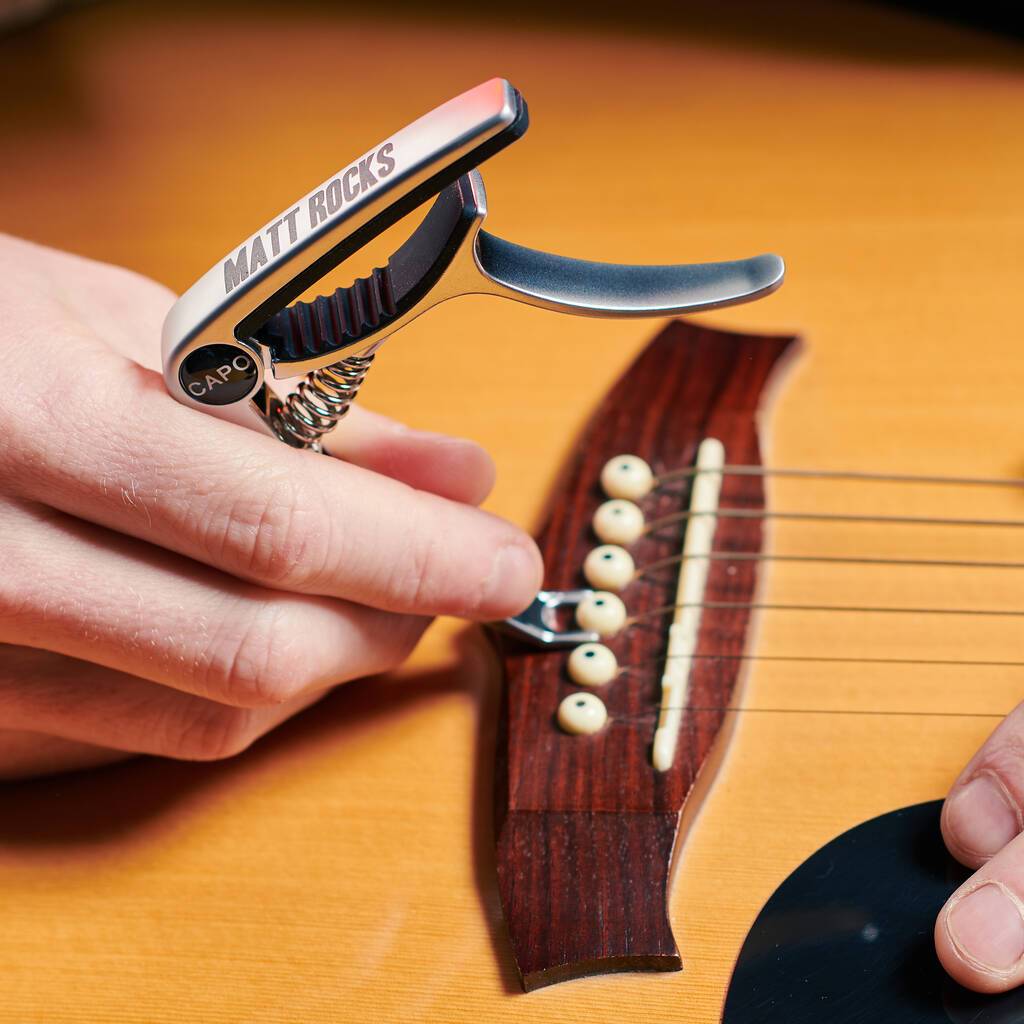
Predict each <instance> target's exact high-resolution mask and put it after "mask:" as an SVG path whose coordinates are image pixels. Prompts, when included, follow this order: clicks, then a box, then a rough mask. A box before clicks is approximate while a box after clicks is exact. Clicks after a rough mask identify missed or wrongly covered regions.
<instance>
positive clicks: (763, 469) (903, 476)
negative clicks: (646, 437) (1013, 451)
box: [654, 464, 1024, 488]
mask: <svg viewBox="0 0 1024 1024" xmlns="http://www.w3.org/2000/svg"><path fill="white" fill-rule="evenodd" d="M708 472H713V473H720V474H722V475H724V476H760V477H768V476H778V477H802V478H805V479H820V480H856V481H860V482H865V483H905V484H936V485H950V486H955V487H1016V488H1024V478H1020V479H1018V478H1015V477H984V476H924V475H919V474H914V473H873V472H866V471H862V470H849V469H803V468H788V467H778V468H776V467H773V466H745V465H729V464H726V465H725V466H723V467H722V468H721V469H714V470H706V469H697V468H696V467H695V466H688V467H686V468H683V469H673V470H669V471H668V472H666V473H659V474H658V475H657V476H656V477H655V478H654V479H655V482H656V483H659V484H660V483H664V482H666V481H670V480H678V479H684V478H688V477H694V476H698V475H700V474H701V473H708Z"/></svg>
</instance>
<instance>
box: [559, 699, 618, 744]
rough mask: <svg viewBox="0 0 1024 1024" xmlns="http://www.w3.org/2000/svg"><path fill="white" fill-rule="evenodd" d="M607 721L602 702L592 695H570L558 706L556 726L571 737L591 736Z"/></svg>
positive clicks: (606, 713)
mask: <svg viewBox="0 0 1024 1024" xmlns="http://www.w3.org/2000/svg"><path fill="white" fill-rule="evenodd" d="M607 721H608V709H607V708H606V707H605V706H604V701H603V700H601V698H600V697H598V696H597V695H596V694H593V693H584V692H582V691H581V692H579V693H570V694H569V696H568V697H566V698H565V700H563V701H562V703H561V704H559V705H558V724H559V725H560V726H561V727H562V729H564V730H565V731H566V732H567V733H570V734H571V735H573V736H591V735H593V734H594V733H595V732H600V731H601V730H602V729H603V728H604V727H605V723H607Z"/></svg>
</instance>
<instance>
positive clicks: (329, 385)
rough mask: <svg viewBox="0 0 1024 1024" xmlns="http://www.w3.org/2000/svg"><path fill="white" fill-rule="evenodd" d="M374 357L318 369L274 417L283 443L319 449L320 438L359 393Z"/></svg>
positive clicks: (370, 356)
mask: <svg viewBox="0 0 1024 1024" xmlns="http://www.w3.org/2000/svg"><path fill="white" fill-rule="evenodd" d="M372 363H373V356H372V355H368V356H349V357H348V358H347V359H342V360H340V361H339V362H337V363H331V364H330V366H324V367H321V368H320V369H319V370H314V371H313V372H312V373H311V374H309V376H307V377H306V379H305V380H304V381H303V382H302V383H301V384H300V385H299V386H298V387H297V388H296V389H295V390H294V391H293V392H292V393H291V394H290V395H289V396H288V399H287V401H285V402H283V403H281V404H280V405H279V406H278V407H277V408H276V409H275V410H274V414H273V423H274V427H275V429H276V430H277V434H278V436H279V437H280V438H281V440H282V441H286V442H287V443H288V444H290V445H292V446H293V447H296V448H315V449H317V450H319V448H320V439H321V438H322V437H323V436H324V434H326V433H327V432H328V431H329V430H332V429H333V428H334V427H335V426H336V425H337V424H338V422H339V421H340V420H341V419H342V417H344V415H345V414H346V413H347V412H348V410H349V407H350V406H351V405H352V403H353V402H354V401H355V397H356V395H357V394H359V388H360V387H361V386H362V383H363V380H364V379H365V377H366V374H367V373H368V372H369V369H370V366H371V364H372Z"/></svg>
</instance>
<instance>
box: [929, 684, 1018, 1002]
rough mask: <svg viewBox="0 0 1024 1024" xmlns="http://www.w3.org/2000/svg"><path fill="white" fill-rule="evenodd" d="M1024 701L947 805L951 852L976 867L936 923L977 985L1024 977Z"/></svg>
mask: <svg viewBox="0 0 1024 1024" xmlns="http://www.w3.org/2000/svg"><path fill="white" fill-rule="evenodd" d="M1022 809H1024V704H1022V705H1020V706H1019V707H1018V708H1016V709H1015V710H1014V711H1013V712H1011V713H1010V715H1008V716H1007V718H1006V719H1005V720H1004V721H1003V722H1002V724H1000V726H999V727H998V728H997V729H996V731H995V732H994V733H993V734H992V735H991V736H990V737H989V738H988V739H987V740H986V741H985V744H984V745H983V746H982V748H981V750H979V751H978V753H977V754H975V755H974V757H973V758H972V759H971V761H970V763H969V764H968V765H967V767H966V768H965V769H964V770H963V772H962V773H961V775H960V777H959V778H958V779H957V780H956V783H955V784H954V786H953V788H952V789H951V790H950V792H949V795H948V796H947V797H946V803H945V805H944V806H943V808H942V834H943V837H944V838H945V841H946V846H947V847H948V849H949V852H950V853H951V854H953V856H954V857H956V859H957V860H959V861H960V862H961V863H962V864H965V865H967V867H969V868H975V869H977V870H976V871H975V873H974V874H973V875H972V876H971V877H970V878H969V879H968V880H967V881H966V882H965V883H964V884H963V885H962V886H960V888H959V889H957V891H956V892H955V893H953V895H952V896H951V897H950V898H949V900H948V902H947V903H946V905H945V906H944V907H943V908H942V911H941V912H940V913H939V917H938V920H937V922H936V924H935V948H936V950H937V951H938V954H939V959H940V960H941V961H942V965H943V966H944V967H945V968H946V970H947V971H948V972H949V973H950V974H951V975H952V977H953V978H954V979H955V980H956V981H958V982H960V984H961V985H965V986H966V987H967V988H971V989H974V990H976V991H978V992H1003V991H1005V990H1006V989H1010V988H1015V987H1016V986H1018V985H1020V984H1021V983H1024V836H1022V835H1021V830H1022V828H1024V810H1022Z"/></svg>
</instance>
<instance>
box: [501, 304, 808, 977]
mask: <svg viewBox="0 0 1024 1024" xmlns="http://www.w3.org/2000/svg"><path fill="white" fill-rule="evenodd" d="M793 341H794V339H793V338H791V337H788V338H787V337H781V338H771V337H763V336H757V335H746V334H733V333H730V332H727V331H716V330H712V329H710V328H708V327H698V326H695V325H693V324H689V323H684V322H683V321H678V320H677V321H673V322H672V323H670V324H669V325H668V326H667V327H666V328H665V329H664V330H662V331H660V332H659V333H658V335H657V336H656V337H655V338H653V339H652V340H651V342H650V343H649V344H648V345H647V346H646V347H645V348H644V349H643V351H642V352H641V354H640V355H639V357H638V358H637V360H636V362H634V363H633V364H632V365H631V366H630V367H629V368H628V369H627V371H626V372H625V374H624V375H623V376H622V377H621V378H620V379H619V380H618V381H617V382H616V384H615V386H614V387H613V388H612V389H611V390H610V391H609V392H608V394H607V395H606V396H605V397H604V399H603V401H602V402H601V404H600V405H599V406H598V407H597V408H596V409H595V411H594V413H593V416H592V417H591V419H590V422H589V424H588V425H587V428H586V430H585V432H584V433H583V435H582V436H581V438H580V440H579V443H578V445H577V450H576V452H575V453H574V455H573V458H572V460H571V463H570V465H569V467H567V472H566V473H565V479H564V482H563V483H562V485H561V486H559V487H558V488H557V489H556V490H555V492H554V494H553V495H552V496H551V500H550V507H551V515H550V518H549V520H548V522H547V523H546V524H545V526H544V528H543V529H542V530H541V531H540V534H539V536H538V544H539V546H540V550H541V554H543V556H544V565H545V568H546V573H545V578H544V586H545V587H546V588H548V589H553V590H577V589H579V588H580V587H586V586H588V584H587V582H586V580H585V579H584V578H583V573H582V567H583V562H584V560H585V559H586V556H587V554H588V552H589V551H591V550H592V549H593V548H594V547H595V544H596V542H595V539H594V534H593V531H592V529H591V521H592V519H593V517H594V512H595V511H596V510H597V508H598V506H599V505H600V504H601V502H602V501H604V500H606V497H605V495H604V494H603V492H602V490H601V487H600V484H599V482H598V481H599V479H600V476H601V469H602V467H603V466H604V464H605V463H606V462H607V461H609V460H611V459H614V458H615V457H616V456H617V455H621V454H623V453H630V454H633V455H636V456H639V457H640V458H642V459H643V460H644V461H645V462H646V463H647V464H648V465H649V466H650V467H651V468H652V469H653V470H654V472H655V474H657V475H658V476H659V477H661V476H662V475H663V474H670V473H671V472H672V471H673V470H680V469H684V468H686V467H688V466H692V465H693V463H694V460H695V457H696V452H697V446H698V445H699V444H700V442H701V441H703V440H704V439H705V438H708V437H713V438H716V439H717V440H718V441H720V442H721V443H722V445H723V446H724V448H725V453H726V461H727V462H728V463H732V464H734V465H740V466H749V467H757V466H760V465H761V453H760V449H759V445H758V439H757V426H756V416H757V412H758V404H759V401H760V398H761V394H762V392H763V391H764V389H765V386H766V385H767V383H768V381H769V379H770V375H771V372H772V370H773V368H774V367H775V365H776V363H777V362H778V361H779V360H780V358H781V357H782V356H783V355H784V354H785V352H786V351H787V350H788V349H789V348H790V347H791V346H792V344H793ZM691 485H692V479H691V480H685V479H684V480H677V481H675V483H674V485H673V484H671V483H669V484H666V485H665V486H662V487H659V488H657V489H656V491H655V492H654V493H653V494H651V495H648V496H647V498H645V499H644V500H643V502H642V508H643V513H644V516H645V518H646V521H647V522H648V523H653V522H656V521H659V520H662V519H669V520H671V518H672V517H673V515H676V514H678V513H679V511H680V510H681V509H686V508H689V506H690V493H691V489H692V488H691ZM719 501H720V504H721V506H722V507H723V508H729V509H739V510H742V511H744V512H748V513H752V514H753V516H752V518H738V517H737V518H725V517H722V518H720V519H719V521H718V523H717V526H716V529H715V549H716V550H717V551H724V552H737V553H741V554H746V555H758V554H760V552H761V547H762V535H763V530H762V521H761V519H760V518H758V517H757V516H756V513H758V512H761V511H763V510H764V487H763V480H762V478H761V477H760V476H759V475H749V476H748V475H739V474H737V475H726V476H725V477H723V479H722V486H721V493H720V498H719ZM685 534H686V520H680V519H677V521H676V522H674V523H673V522H667V523H665V525H663V526H662V527H661V528H659V529H652V530H651V531H650V532H649V533H647V534H646V535H645V536H644V537H642V538H640V539H639V540H638V541H637V542H636V543H634V544H632V545H630V554H631V555H632V557H633V559H634V560H635V563H636V565H637V567H638V568H642V567H644V566H650V565H655V564H657V563H660V562H663V561H664V560H665V559H666V558H668V559H671V558H673V557H678V555H679V552H680V551H682V549H683V538H684V536H685ZM758 569H759V563H758V562H757V561H755V560H753V559H748V560H741V559H737V560H735V561H728V560H716V561H712V562H710V563H709V569H708V577H707V583H706V585H705V589H704V600H707V601H708V602H711V603H715V604H719V605H721V607H717V608H712V607H709V608H706V609H704V611H703V613H702V615H701V621H700V628H699V632H698V636H697V648H696V651H695V654H696V656H697V658H696V660H695V661H694V663H693V668H692V669H691V670H690V673H689V677H688V680H687V690H688V699H687V702H686V703H687V705H688V707H689V708H690V710H689V711H688V712H687V713H686V715H685V717H684V718H683V721H682V722H681V724H680V729H679V744H678V749H677V750H676V756H675V760H674V762H673V764H672V766H671V768H669V769H668V770H667V771H664V772H659V771H655V770H654V768H653V766H652V763H651V744H652V739H653V736H654V726H655V722H656V711H655V709H656V708H657V706H658V704H659V703H660V700H661V694H660V690H661V686H660V680H661V674H662V671H663V669H664V667H665V660H664V659H665V652H666V650H667V647H668V633H669V627H670V625H671V623H672V617H671V616H670V615H665V614H660V615H659V614H658V611H659V610H661V611H664V610H665V609H671V608H672V606H673V605H674V604H675V601H676V597H677V593H676V591H677V582H678V578H679V565H678V564H676V565H675V566H673V567H671V570H670V571H667V572H666V571H660V572H652V573H649V574H646V575H643V576H640V577H639V578H638V579H636V580H635V581H634V582H633V583H631V584H630V585H629V586H627V587H626V588H625V589H624V590H623V591H622V595H621V596H622V600H623V601H624V603H625V604H626V607H627V609H628V612H629V615H630V616H631V617H639V618H640V619H641V621H640V622H639V623H638V624H637V625H635V626H633V627H630V628H627V629H625V630H623V631H622V632H621V633H619V634H618V635H617V636H615V637H611V638H608V639H607V640H605V641H604V642H605V643H606V644H607V646H608V647H609V648H610V649H611V650H612V651H613V653H614V655H615V658H616V661H617V663H618V665H619V666H621V667H622V669H623V675H622V676H621V677H620V678H619V679H617V680H615V681H613V682H612V683H610V684H609V685H608V686H606V687H604V688H602V689H601V690H600V692H599V696H600V697H601V698H602V699H603V701H604V703H605V705H606V706H607V708H608V713H609V716H610V724H609V726H608V727H606V728H605V729H602V730H601V731H600V732H599V733H597V734H596V735H594V736H589V737H586V738H584V737H579V736H571V735H568V734H566V733H565V732H564V731H563V730H561V729H560V728H559V727H558V725H557V724H556V722H555V712H556V710H557V708H558V705H559V703H560V702H561V700H562V699H563V698H564V697H567V696H568V694H570V693H571V692H573V691H574V690H576V691H578V689H579V687H578V686H574V685H573V684H572V683H571V681H570V680H569V679H568V677H567V671H566V661H567V656H568V655H567V652H566V651H564V650H563V651H557V650H556V651H550V650H540V651H538V650H536V649H535V648H530V647H527V646H526V645H523V644H522V643H517V642H515V641H514V640H511V639H507V638H502V640H501V642H500V649H501V651H502V653H503V657H502V664H503V670H504V671H503V675H504V679H505V687H504V699H503V706H502V714H501V717H500V718H499V727H498V752H497V768H496V771H495V781H496V787H495V789H496V792H495V833H496V837H497V851H498V865H497V867H498V887H499V891H500V893H501V900H502V908H503V911H504V917H505V924H506V926H507V928H508V931H509V938H510V940H511V943H512V948H513V953H514V956H515V960H516V965H517V967H518V969H519V972H520V975H521V976H522V979H523V984H524V985H525V986H526V988H527V989H530V990H532V989H535V988H539V987H540V986H542V985H546V984H551V983H552V982H555V981H564V980H566V979H569V978H576V977H581V976H585V975H590V974H596V973H602V972H610V971H625V970H677V969H678V968H679V966H680V961H679V954H678V951H677V950H676V947H675V943H674V942H673V940H672V933H671V930H670V929H669V927H668V885H669V876H670V868H671V864H672V854H673V847H674V841H675V838H676V833H677V829H678V827H679V816H680V812H681V811H682V808H683V804H684V802H685V801H686V800H687V797H688V796H689V795H690V793H691V791H692V790H693V787H694V785H695V784H696V782H697V779H698V777H699V776H700V775H701V773H702V772H704V771H705V768H706V767H708V763H709V757H710V755H711V751H712V748H713V746H714V745H715V741H716V738H717V737H718V734H719V730H720V729H721V727H722V724H723V722H724V721H725V719H726V715H727V710H726V709H727V708H729V707H731V706H732V705H733V697H734V694H735V686H736V680H737V677H738V675H739V671H740V668H741V665H742V662H741V661H740V660H739V655H741V654H742V653H743V651H744V646H745V642H746V639H747V630H748V625H749V621H750V616H751V611H750V608H749V605H750V602H751V601H753V599H754V595H755V588H756V583H757V574H758ZM728 605H731V606H732V607H727V606H728ZM645 616H646V618H644V617H645ZM706 781H709V780H705V782H706ZM570 879H572V880H574V884H572V885H569V884H567V882H568V880H570Z"/></svg>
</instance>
